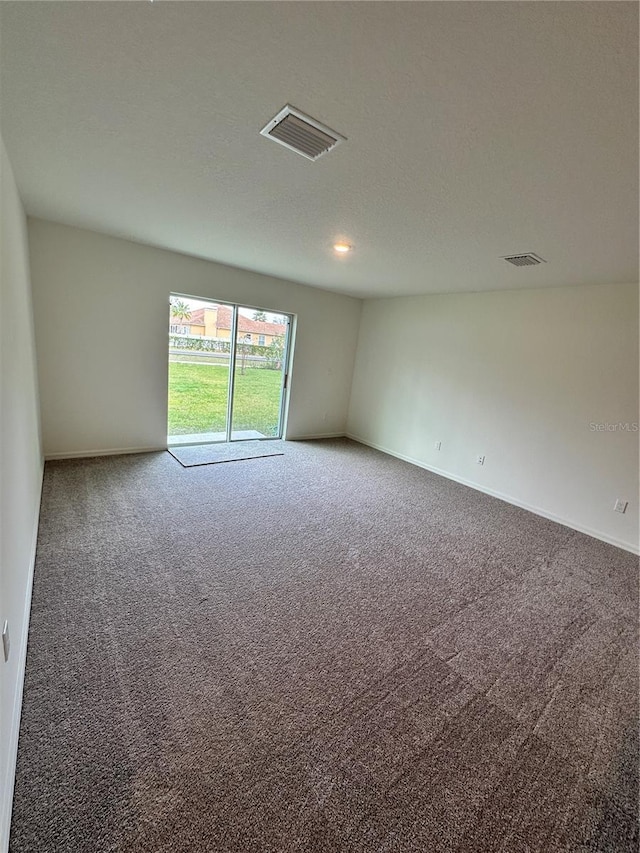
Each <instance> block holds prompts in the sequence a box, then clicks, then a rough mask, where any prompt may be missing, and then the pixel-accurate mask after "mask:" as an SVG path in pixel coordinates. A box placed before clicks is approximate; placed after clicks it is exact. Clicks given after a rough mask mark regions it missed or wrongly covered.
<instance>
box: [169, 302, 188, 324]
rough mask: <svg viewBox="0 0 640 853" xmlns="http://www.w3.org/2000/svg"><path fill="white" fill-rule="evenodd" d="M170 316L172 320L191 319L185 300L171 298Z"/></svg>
mask: <svg viewBox="0 0 640 853" xmlns="http://www.w3.org/2000/svg"><path fill="white" fill-rule="evenodd" d="M171 316H172V317H173V319H174V320H178V321H180V320H190V319H191V309H190V308H189V305H188V304H187V303H186V302H183V301H182V299H174V298H173V297H172V298H171Z"/></svg>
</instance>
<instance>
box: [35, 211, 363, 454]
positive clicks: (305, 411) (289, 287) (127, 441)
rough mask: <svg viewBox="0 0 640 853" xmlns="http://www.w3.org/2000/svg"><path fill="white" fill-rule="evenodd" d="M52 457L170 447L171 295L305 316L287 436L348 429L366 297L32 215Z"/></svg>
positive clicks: (45, 423)
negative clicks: (181, 294) (231, 265)
mask: <svg viewBox="0 0 640 853" xmlns="http://www.w3.org/2000/svg"><path fill="white" fill-rule="evenodd" d="M29 242H30V250H31V274H32V280H33V291H34V310H35V324H36V338H37V341H38V367H39V375H40V387H41V407H42V430H43V443H44V450H45V454H46V455H47V456H55V455H72V454H84V453H91V452H94V451H112V450H127V449H150V448H158V447H163V446H166V433H167V324H168V316H169V314H168V304H169V293H170V292H172V291H175V292H178V293H184V294H187V295H192V296H201V297H209V298H213V299H223V300H229V301H232V302H240V303H245V304H247V305H250V306H259V307H261V308H267V309H270V310H273V311H283V312H289V313H292V314H295V315H297V331H296V347H295V358H294V369H293V373H292V377H291V384H290V402H289V417H288V421H287V431H286V437H287V438H301V437H310V436H316V435H335V434H344V432H345V429H346V419H347V409H348V404H349V391H350V385H351V376H352V370H353V361H354V357H355V348H356V340H357V334H358V325H359V320H360V312H361V305H362V304H361V302H360V300H358V299H352V298H349V297H346V296H338V295H336V294H333V293H329V292H326V291H322V290H318V289H316V288H310V287H305V286H303V285H299V284H295V283H293V282H287V281H283V280H280V279H276V278H271V277H269V276H263V275H259V274H257V273H252V272H246V271H244V270H239V269H235V268H233V267H227V266H223V265H221V264H216V263H212V262H211V261H205V260H199V259H197V258H193V257H189V256H187V255H180V254H176V253H174V252H168V251H165V250H162V249H156V248H153V247H150V246H144V245H140V244H136V243H131V242H128V241H126V240H121V239H117V238H114V237H107V236H104V235H102V234H97V233H95V232H92V231H84V230H81V229H78V228H70V227H67V226H63V225H58V224H55V223H52V222H47V221H43V220H38V219H34V220H31V219H30V220H29Z"/></svg>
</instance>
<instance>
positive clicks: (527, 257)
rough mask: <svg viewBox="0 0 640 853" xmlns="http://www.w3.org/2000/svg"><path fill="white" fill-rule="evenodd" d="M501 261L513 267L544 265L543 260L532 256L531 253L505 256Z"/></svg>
mask: <svg viewBox="0 0 640 853" xmlns="http://www.w3.org/2000/svg"><path fill="white" fill-rule="evenodd" d="M503 260H504V261H508V262H509V263H510V264H513V265H514V267H532V266H535V265H536V264H546V261H545V259H544V258H541V257H539V256H538V255H534V254H533V252H525V254H523V255H507V256H506V257H505V258H503Z"/></svg>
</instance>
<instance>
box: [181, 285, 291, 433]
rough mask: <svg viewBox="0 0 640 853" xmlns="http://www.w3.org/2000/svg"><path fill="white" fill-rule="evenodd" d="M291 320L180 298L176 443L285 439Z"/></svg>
mask: <svg viewBox="0 0 640 853" xmlns="http://www.w3.org/2000/svg"><path fill="white" fill-rule="evenodd" d="M290 328H291V318H290V316H289V315H286V314H274V313H273V312H269V311H264V310H261V309H256V308H249V307H246V306H243V305H232V304H229V303H220V302H210V301H207V300H201V299H193V298H191V297H184V296H178V295H172V297H171V310H170V321H169V412H168V441H169V443H170V444H201V443H208V442H218V441H243V440H248V439H254V440H255V439H267V438H281V437H282V423H283V413H284V407H285V399H286V388H287V378H288V362H289V342H290Z"/></svg>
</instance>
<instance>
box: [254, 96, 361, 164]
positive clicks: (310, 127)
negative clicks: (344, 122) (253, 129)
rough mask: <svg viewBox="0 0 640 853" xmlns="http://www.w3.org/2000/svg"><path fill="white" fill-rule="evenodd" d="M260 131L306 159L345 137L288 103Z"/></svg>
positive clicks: (324, 152)
mask: <svg viewBox="0 0 640 853" xmlns="http://www.w3.org/2000/svg"><path fill="white" fill-rule="evenodd" d="M260 133H261V134H262V136H266V137H267V138H268V139H273V141H274V142H278V143H279V144H280V145H284V146H285V148H289V149H291V151H295V152H296V153H297V154H301V155H302V156H303V157H306V158H307V159H308V160H317V159H318V157H322V155H323V154H326V153H327V151H331V149H332V148H335V147H336V145H339V144H340V143H341V142H342V141H343V140H344V139H345V137H344V136H341V134H339V133H336V132H335V130H331V128H330V127H327V126H326V125H324V124H321V123H320V122H319V121H316V120H315V119H314V118H311V116H307V115H305V114H304V113H301V112H300V111H299V110H296V109H294V107H291V106H289V105H288V104H287V106H286V107H284V108H283V109H282V110H280V112H279V113H278V115H277V116H275V117H274V118H272V119H271V121H270V122H269V123H268V124H267V125H266V126H265V127H263V128H262V130H261V131H260Z"/></svg>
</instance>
